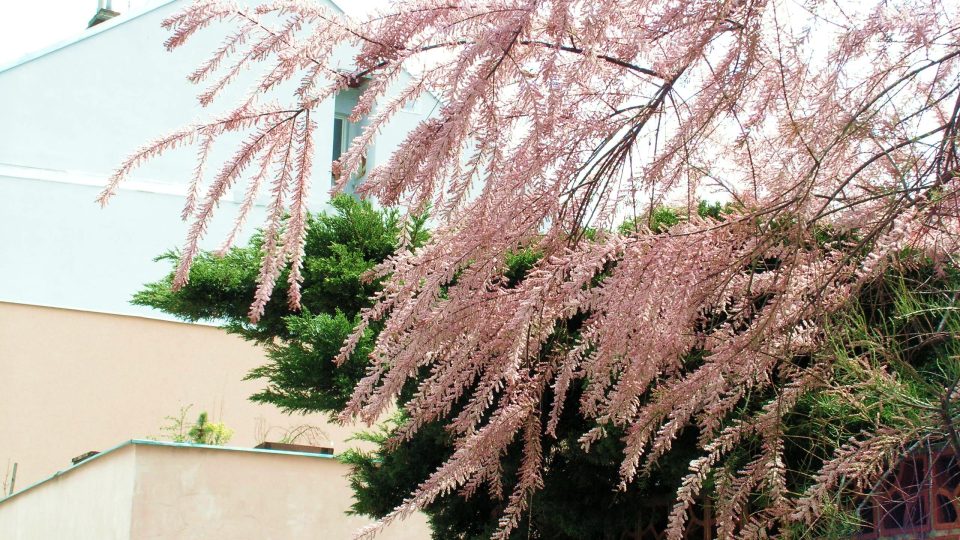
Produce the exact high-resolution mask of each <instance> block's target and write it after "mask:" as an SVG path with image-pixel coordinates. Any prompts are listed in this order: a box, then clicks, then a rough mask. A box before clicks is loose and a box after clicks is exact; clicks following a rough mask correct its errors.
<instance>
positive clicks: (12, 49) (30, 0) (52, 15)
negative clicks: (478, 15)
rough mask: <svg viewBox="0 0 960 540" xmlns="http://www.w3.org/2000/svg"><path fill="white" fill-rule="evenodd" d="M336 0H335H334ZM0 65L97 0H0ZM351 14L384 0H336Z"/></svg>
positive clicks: (129, 1) (66, 33)
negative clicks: (0, 9) (1, 4)
mask: <svg viewBox="0 0 960 540" xmlns="http://www.w3.org/2000/svg"><path fill="white" fill-rule="evenodd" d="M335 1H336V0H335ZM2 3H3V4H4V5H3V17H0V65H4V64H7V63H8V62H12V61H14V60H16V59H18V58H20V57H21V56H24V55H26V54H29V53H32V52H34V51H37V50H41V49H44V48H46V47H48V46H50V45H53V44H54V43H57V42H60V41H63V40H65V39H70V38H73V37H76V36H77V35H79V34H82V33H83V31H84V30H85V29H86V28H87V23H88V22H89V21H90V19H91V18H92V17H93V15H94V14H95V13H96V12H97V5H98V2H97V0H2ZM161 3H163V0H112V7H113V10H114V11H118V12H120V13H121V14H122V13H126V12H129V11H136V10H140V9H143V8H145V7H149V6H153V5H157V4H161ZM337 3H338V5H340V6H341V7H343V8H344V9H345V10H346V11H347V12H348V13H350V14H351V15H361V14H363V13H364V12H367V11H369V10H371V9H375V8H377V7H381V6H384V5H387V4H388V3H389V2H388V1H387V0H343V1H339V2H337Z"/></svg>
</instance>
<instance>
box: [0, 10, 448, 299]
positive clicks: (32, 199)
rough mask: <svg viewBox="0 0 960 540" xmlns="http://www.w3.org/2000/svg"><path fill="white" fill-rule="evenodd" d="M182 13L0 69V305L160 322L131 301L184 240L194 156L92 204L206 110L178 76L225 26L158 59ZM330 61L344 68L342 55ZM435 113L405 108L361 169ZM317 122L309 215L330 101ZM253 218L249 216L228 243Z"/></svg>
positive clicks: (137, 16)
mask: <svg viewBox="0 0 960 540" xmlns="http://www.w3.org/2000/svg"><path fill="white" fill-rule="evenodd" d="M254 3H255V2H254ZM184 5H186V3H185V2H184V1H175V2H170V3H166V4H163V5H161V6H159V7H155V8H152V9H147V10H144V11H142V12H140V13H131V14H126V15H122V16H121V17H118V18H116V19H113V20H111V21H108V22H106V23H102V24H101V25H98V26H97V27H94V28H93V29H90V30H87V34H85V35H84V36H81V38H79V39H75V40H72V41H71V42H69V43H67V44H66V45H64V46H59V47H53V48H51V50H50V51H48V52H46V53H44V54H41V55H39V56H36V57H34V58H32V59H29V60H28V61H22V62H19V63H17V64H14V65H12V66H9V67H7V68H2V67H0V237H2V241H0V276H2V277H3V279H0V301H8V302H17V303H29V304H38V305H48V306H54V307H66V308H73V309H82V310H91V311H102V312H107V313H115V314H127V315H141V316H151V317H159V318H165V317H164V316H163V315H162V314H160V313H158V312H155V311H154V310H151V309H148V308H140V307H135V306H131V305H129V299H130V297H131V295H132V294H133V293H135V292H136V291H137V290H139V289H140V288H141V287H142V285H143V284H144V283H146V282H148V281H153V280H156V279H158V278H160V277H162V276H163V275H164V274H165V272H166V271H167V270H168V264H167V263H154V262H152V259H153V257H155V256H157V255H159V254H160V253H162V252H164V251H165V250H167V249H170V248H174V247H177V246H179V245H180V244H181V243H182V241H183V238H184V236H185V233H186V226H185V225H184V224H183V223H182V222H180V220H179V214H180V208H181V207H182V204H183V194H184V193H185V190H186V184H187V183H188V181H189V176H190V174H191V171H192V170H193V167H194V152H193V151H192V149H182V150H177V151H175V152H173V153H171V154H168V155H166V156H164V157H162V158H160V159H159V160H157V161H155V162H152V163H150V164H148V165H146V166H144V167H142V168H140V169H138V170H137V171H136V172H135V173H134V174H133V176H132V178H131V180H130V181H129V182H128V183H127V184H126V185H125V188H124V189H122V190H121V192H120V193H119V194H118V196H117V197H116V198H114V200H113V201H112V202H111V204H110V205H109V206H108V207H107V208H106V209H104V210H101V209H99V208H98V207H97V206H96V205H95V204H94V203H93V199H94V197H95V196H96V194H97V193H98V192H99V188H100V186H102V185H103V184H104V182H105V180H106V178H107V177H108V176H109V174H110V173H111V172H112V171H113V170H114V169H115V167H116V166H117V165H118V164H119V163H120V162H121V160H122V159H123V158H124V157H125V156H127V155H129V154H130V153H131V152H133V151H134V150H136V149H137V148H138V147H140V146H141V145H142V144H144V143H146V142H149V141H152V140H154V139H156V138H157V137H159V136H161V135H163V134H165V133H167V132H170V131H172V130H174V129H177V128H180V127H182V126H184V125H186V124H189V123H191V122H193V121H195V120H198V119H201V118H203V116H204V115H206V114H211V113H213V114H215V113H216V108H214V110H212V111H207V110H204V109H203V108H202V107H200V106H199V105H198V104H197V101H196V97H195V96H196V93H197V91H198V87H196V86H194V85H192V84H190V83H189V82H188V81H187V80H186V75H187V74H188V73H190V72H191V71H192V70H193V69H195V67H196V66H197V65H199V64H200V63H201V62H202V61H203V60H204V59H205V58H206V56H207V55H208V54H209V52H210V51H212V50H213V49H214V48H215V47H216V46H217V45H218V44H219V43H220V42H221V40H222V39H223V36H224V35H225V30H226V27H220V28H219V29H218V28H217V27H214V28H211V29H207V30H204V31H201V32H200V33H199V34H197V35H196V36H195V37H194V38H193V40H192V41H191V42H189V43H188V44H187V45H186V46H185V47H184V48H182V49H178V50H177V51H175V52H173V53H170V52H167V51H166V50H165V49H164V48H163V46H162V43H163V41H164V40H165V39H166V37H167V36H168V33H167V31H165V30H163V29H162V28H161V27H160V22H161V21H162V20H163V19H164V18H166V17H167V16H169V15H170V14H172V13H174V12H175V11H176V10H179V9H180V8H182V7H183V6H184ZM335 64H336V65H337V66H338V67H348V65H349V55H348V54H346V51H344V52H343V53H341V54H340V57H338V58H337V59H336V60H335ZM253 75H254V74H249V75H247V77H246V80H247V81H250V80H253V79H252V77H253ZM242 81H243V79H241V82H242ZM404 82H405V81H398V82H397V84H403V83H404ZM286 90H289V87H288V88H286ZM231 92H232V93H231ZM231 92H227V93H225V94H224V99H223V102H222V105H220V107H225V106H228V105H231V104H233V103H235V102H236V101H237V100H239V99H241V98H242V97H244V95H245V94H244V91H243V90H241V89H240V88H234V89H233V90H232V91H231ZM434 107H435V101H434V100H433V98H432V97H430V96H426V97H424V98H422V99H421V100H420V102H419V103H418V104H417V105H416V107H415V109H414V111H413V112H409V111H404V112H402V113H400V114H399V116H398V117H397V119H396V120H395V121H394V122H393V123H392V124H391V125H390V126H388V127H387V128H386V129H384V130H383V133H382V134H381V136H380V137H379V138H378V140H377V141H376V143H375V145H374V147H373V148H371V149H370V160H371V162H372V163H371V164H370V165H371V166H376V165H377V164H379V163H382V162H383V161H384V160H385V159H386V158H387V157H388V156H389V154H390V153H391V152H392V151H393V149H395V148H396V146H397V145H398V144H399V142H400V141H402V140H403V138H404V137H405V135H406V133H407V132H408V131H409V129H411V128H412V127H413V126H415V125H416V124H417V123H418V122H419V121H420V120H422V119H423V118H424V117H425V115H428V114H430V113H431V112H432V111H433V109H434ZM316 117H318V118H320V120H318V122H319V123H320V128H319V129H318V131H317V133H316V139H315V141H316V142H315V145H316V148H317V152H318V155H317V158H316V159H315V170H314V187H313V190H312V197H311V207H312V208H313V209H314V210H319V209H322V208H323V205H324V203H325V202H326V201H327V200H328V194H327V188H328V186H329V181H330V180H329V179H330V169H329V167H330V165H329V162H330V156H329V153H330V148H331V146H332V138H331V137H332V133H331V131H332V122H333V100H328V101H327V102H326V103H324V104H323V105H321V107H320V108H319V110H318V111H317V113H316ZM327 119H328V120H327ZM228 146H229V145H221V146H220V147H219V148H216V149H215V152H214V156H212V158H214V159H212V160H211V171H208V173H210V174H212V172H215V170H213V169H214V168H215V165H216V164H218V163H220V160H222V159H223V158H225V157H227V156H228V155H229V154H230V153H232V150H233V149H232V148H228ZM216 158H220V160H217V159H216ZM240 187H241V188H242V186H240ZM237 191H238V193H239V191H240V190H239V189H238V190H237ZM235 199H236V196H234V202H230V201H228V202H226V203H225V204H222V205H221V207H220V208H219V210H218V212H219V215H218V218H217V219H215V221H214V223H213V224H212V226H211V227H210V230H209V233H208V234H207V238H206V240H205V241H204V243H203V246H204V247H205V248H208V249H212V248H215V247H217V246H218V245H219V242H220V240H222V238H223V237H224V236H225V235H226V232H227V231H228V230H229V227H230V225H231V221H232V216H233V215H234V213H235V211H236V207H237V204H236V201H235ZM260 217H262V208H257V209H256V210H255V212H254V215H251V217H250V219H249V221H248V223H249V225H248V227H247V228H246V230H245V233H244V236H243V237H242V238H241V239H240V242H243V241H245V239H246V238H247V237H248V236H249V234H250V233H251V232H252V231H253V228H254V227H255V226H256V225H257V224H258V223H259V222H260V219H259V218H260Z"/></svg>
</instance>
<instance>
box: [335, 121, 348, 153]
mask: <svg viewBox="0 0 960 540" xmlns="http://www.w3.org/2000/svg"><path fill="white" fill-rule="evenodd" d="M344 124H345V122H344V121H343V118H334V119H333V161H336V160H338V159H340V155H341V154H343V151H344V150H345V148H344V147H343V128H344V127H345V126H344Z"/></svg>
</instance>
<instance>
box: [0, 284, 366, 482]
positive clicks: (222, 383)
mask: <svg viewBox="0 0 960 540" xmlns="http://www.w3.org/2000/svg"><path fill="white" fill-rule="evenodd" d="M264 361H265V360H264V357H263V355H262V353H261V351H260V350H258V349H257V348H255V347H253V346H252V345H250V344H248V343H246V342H244V341H243V340H241V339H239V338H237V337H234V336H230V335H228V334H226V333H224V332H223V331H222V330H219V329H217V328H212V327H207V326H199V325H191V324H182V323H173V322H165V321H158V320H154V319H146V318H139V317H127V316H116V315H106V314H98V313H91V312H85V311H72V310H63V309H53V308H45V307H37V306H29V305H21V304H10V303H3V302H0V479H2V478H3V477H5V476H6V473H7V471H8V470H9V467H10V466H11V465H12V463H14V462H16V463H18V464H19V465H18V472H17V481H16V486H17V488H18V489H22V488H24V487H26V486H27V485H29V484H31V483H33V482H36V481H38V480H40V479H42V478H45V477H47V476H50V475H51V474H53V473H54V472H55V471H57V470H61V469H64V468H66V467H68V466H69V465H70V458H72V457H74V456H77V455H79V454H82V453H84V452H87V451H89V450H105V449H107V448H110V447H113V446H115V445H116V444H118V443H120V442H121V441H124V440H128V439H133V438H146V437H154V436H160V435H161V430H160V428H161V426H162V425H164V424H165V423H166V421H165V420H164V417H165V416H170V415H176V414H177V413H178V411H179V409H180V407H182V406H186V405H189V404H193V407H192V409H190V415H189V416H188V419H191V420H193V419H195V418H196V415H197V414H199V413H200V411H201V410H206V411H208V412H209V413H210V415H211V416H212V417H213V419H216V420H222V421H223V422H225V423H226V424H227V425H228V426H229V427H231V428H233V429H234V430H236V433H235V435H234V437H233V439H232V440H231V441H230V445H231V446H247V447H250V446H254V445H256V444H257V443H258V442H259V441H258V438H260V437H258V431H260V432H262V431H263V427H268V428H269V427H272V428H273V429H272V431H271V437H269V438H270V439H272V440H277V439H278V438H279V437H280V436H281V435H282V432H283V431H284V429H287V428H290V427H293V426H297V425H301V424H305V423H306V424H312V425H315V426H319V427H320V428H322V430H323V431H324V432H325V433H326V437H325V438H326V439H327V440H328V441H327V442H328V443H330V444H332V446H333V447H334V449H335V450H336V451H337V452H339V451H341V450H343V449H344V448H345V444H344V441H345V439H346V438H347V437H349V435H350V433H351V430H350V429H348V428H344V427H340V426H337V425H334V424H330V423H328V422H326V419H325V417H323V416H320V415H312V416H307V417H303V416H294V417H291V416H288V415H285V414H283V413H281V412H280V411H279V410H278V409H276V408H275V407H272V406H266V405H257V404H254V403H252V402H250V401H249V400H248V399H247V398H248V397H249V396H250V395H251V394H253V393H254V392H256V391H257V390H259V389H260V388H261V386H262V383H261V382H260V381H243V380H241V379H242V378H243V376H244V374H246V372H247V371H248V370H249V369H251V368H253V367H255V366H258V365H260V364H262V363H264Z"/></svg>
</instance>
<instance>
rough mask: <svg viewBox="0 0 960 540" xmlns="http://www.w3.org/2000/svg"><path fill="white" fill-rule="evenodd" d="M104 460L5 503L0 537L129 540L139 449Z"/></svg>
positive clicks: (1, 509)
mask: <svg viewBox="0 0 960 540" xmlns="http://www.w3.org/2000/svg"><path fill="white" fill-rule="evenodd" d="M104 457H105V458H106V457H109V459H95V460H92V461H90V462H89V463H84V464H83V466H81V467H77V468H76V469H73V470H72V471H70V473H68V474H66V475H64V476H57V477H56V478H52V479H50V480H48V481H47V482H44V483H43V484H40V485H39V486H36V487H34V488H32V489H30V490H27V491H25V492H23V493H22V494H20V495H17V496H15V497H13V498H11V499H8V500H6V501H3V502H0V538H3V539H4V540H39V539H44V540H45V539H51V540H52V539H62V540H68V539H75V538H76V539H79V538H90V539H94V538H96V539H102V540H126V539H128V538H130V525H131V517H132V513H131V510H132V509H133V490H134V482H135V472H136V471H135V468H134V458H135V452H134V447H133V446H126V447H124V448H120V449H118V450H117V451H116V452H113V453H111V454H110V455H109V456H104Z"/></svg>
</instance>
